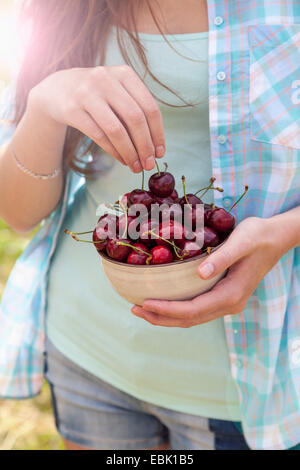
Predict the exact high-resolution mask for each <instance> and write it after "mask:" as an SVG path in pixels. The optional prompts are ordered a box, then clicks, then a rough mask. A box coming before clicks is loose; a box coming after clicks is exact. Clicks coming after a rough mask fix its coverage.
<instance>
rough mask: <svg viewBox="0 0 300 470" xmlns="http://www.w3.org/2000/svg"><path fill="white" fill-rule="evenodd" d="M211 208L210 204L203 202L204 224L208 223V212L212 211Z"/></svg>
mask: <svg viewBox="0 0 300 470" xmlns="http://www.w3.org/2000/svg"><path fill="white" fill-rule="evenodd" d="M212 211H213V208H212V205H211V204H204V225H208V221H209V218H210V214H211V213H212Z"/></svg>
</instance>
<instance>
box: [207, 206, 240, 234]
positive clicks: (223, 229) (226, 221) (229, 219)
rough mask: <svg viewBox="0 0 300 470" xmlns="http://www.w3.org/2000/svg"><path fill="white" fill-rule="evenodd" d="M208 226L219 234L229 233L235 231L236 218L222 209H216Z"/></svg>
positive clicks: (210, 217)
mask: <svg viewBox="0 0 300 470" xmlns="http://www.w3.org/2000/svg"><path fill="white" fill-rule="evenodd" d="M208 225H209V227H211V228H212V229H214V230H216V231H217V232H220V233H227V232H229V231H230V230H232V229H233V227H234V225H235V218H234V217H233V215H231V214H230V213H229V212H227V211H226V210H225V209H223V208H222V207H216V208H215V209H213V210H212V212H211V214H210V216H209V219H208Z"/></svg>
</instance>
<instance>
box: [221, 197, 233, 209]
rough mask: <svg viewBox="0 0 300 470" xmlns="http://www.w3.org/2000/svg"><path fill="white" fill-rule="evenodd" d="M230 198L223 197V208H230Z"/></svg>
mask: <svg viewBox="0 0 300 470" xmlns="http://www.w3.org/2000/svg"><path fill="white" fill-rule="evenodd" d="M232 201H233V199H232V197H223V206H224V207H231V206H232Z"/></svg>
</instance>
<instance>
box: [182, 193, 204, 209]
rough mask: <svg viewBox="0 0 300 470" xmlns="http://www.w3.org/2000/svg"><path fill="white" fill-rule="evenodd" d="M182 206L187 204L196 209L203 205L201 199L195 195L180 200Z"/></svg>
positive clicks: (188, 195)
mask: <svg viewBox="0 0 300 470" xmlns="http://www.w3.org/2000/svg"><path fill="white" fill-rule="evenodd" d="M179 204H181V205H182V206H184V205H185V204H188V205H190V206H191V208H193V207H196V206H197V205H198V204H203V202H202V201H201V199H200V198H199V197H198V196H195V194H187V195H186V196H183V197H182V198H181V199H180V203H179Z"/></svg>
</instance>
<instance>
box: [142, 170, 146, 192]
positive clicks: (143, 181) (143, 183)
mask: <svg viewBox="0 0 300 470" xmlns="http://www.w3.org/2000/svg"><path fill="white" fill-rule="evenodd" d="M144 187H145V171H144V170H143V175H142V191H144Z"/></svg>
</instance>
